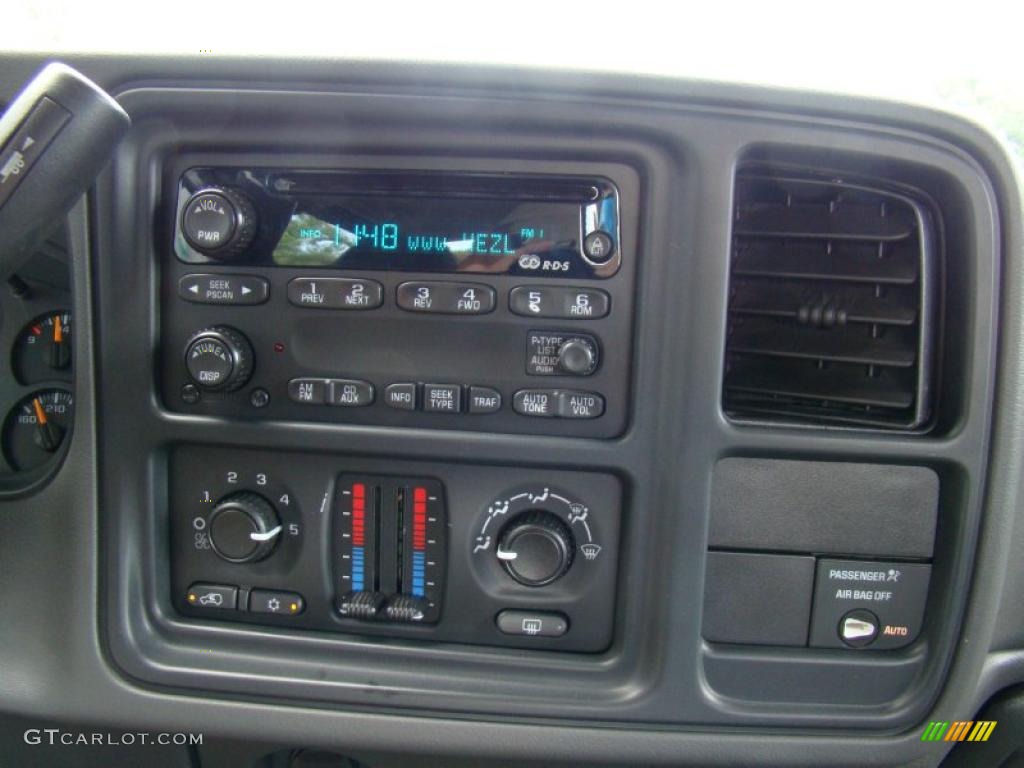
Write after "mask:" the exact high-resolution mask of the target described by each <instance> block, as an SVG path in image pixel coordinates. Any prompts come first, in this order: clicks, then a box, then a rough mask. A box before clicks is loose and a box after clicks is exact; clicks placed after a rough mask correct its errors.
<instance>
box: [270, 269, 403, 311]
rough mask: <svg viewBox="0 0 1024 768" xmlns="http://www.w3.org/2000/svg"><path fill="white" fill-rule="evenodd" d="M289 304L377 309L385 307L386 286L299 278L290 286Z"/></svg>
mask: <svg viewBox="0 0 1024 768" xmlns="http://www.w3.org/2000/svg"><path fill="white" fill-rule="evenodd" d="M288 301H289V302H291V303H292V304H294V305H295V306H297V307H308V308H311V309H376V308H377V307H379V306H380V305H381V304H383V303H384V286H382V285H381V284H380V283H378V282H377V281H376V280H366V279H363V278H349V277H296V278H295V279H294V280H292V281H291V282H289V283H288Z"/></svg>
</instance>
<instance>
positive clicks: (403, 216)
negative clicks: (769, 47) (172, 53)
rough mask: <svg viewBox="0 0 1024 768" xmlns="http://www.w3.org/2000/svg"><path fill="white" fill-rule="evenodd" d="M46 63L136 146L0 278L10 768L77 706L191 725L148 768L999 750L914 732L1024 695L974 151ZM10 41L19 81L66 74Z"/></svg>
mask: <svg viewBox="0 0 1024 768" xmlns="http://www.w3.org/2000/svg"><path fill="white" fill-rule="evenodd" d="M65 60H66V61H67V62H68V63H69V64H71V65H73V66H75V67H77V68H79V69H80V70H81V71H82V72H84V73H85V74H86V75H87V76H89V77H90V78H92V79H93V80H95V81H96V82H97V83H98V84H100V85H101V86H102V87H104V88H105V89H106V90H107V91H109V92H110V93H111V94H112V95H113V96H114V97H115V98H116V100H117V101H118V103H119V104H120V105H121V106H122V107H123V109H124V110H125V111H126V112H127V113H128V114H129V115H130V117H131V120H132V127H131V130H130V132H129V133H128V134H127V137H126V138H125V140H124V141H123V142H122V144H121V145H120V146H119V148H118V149H117V151H116V153H115V155H114V157H113V159H112V161H111V162H110V164H109V165H108V166H107V167H106V168H105V170H104V171H103V172H102V174H101V175H100V177H99V178H98V179H97V181H96V183H95V185H94V186H93V188H92V189H91V190H90V192H89V193H88V195H87V196H86V197H85V198H83V199H82V200H81V201H80V202H79V203H78V204H77V205H76V206H75V208H74V209H72V211H71V212H70V214H69V215H68V216H67V218H66V220H62V221H58V222H55V223H54V230H53V234H52V235H51V237H50V238H49V239H48V240H47V242H46V243H45V245H44V246H43V247H42V248H41V249H40V252H39V253H37V254H34V255H33V256H32V258H31V259H30V260H28V261H26V265H25V267H24V268H22V269H21V270H19V272H18V274H17V275H14V276H12V277H11V278H10V280H9V285H10V291H9V292H8V294H7V295H5V296H3V297H2V299H0V310H2V313H3V328H2V337H0V341H2V342H3V343H4V345H5V353H4V354H5V355H6V357H5V358H4V360H5V362H4V365H6V367H7V369H6V370H5V371H4V376H3V377H2V384H0V400H2V401H3V402H2V403H0V405H2V406H3V407H4V408H5V409H6V413H7V416H6V420H5V422H4V427H3V461H4V465H3V466H2V467H0V495H2V498H3V500H2V503H0V527H2V534H0V563H2V571H3V572H4V574H5V575H6V578H7V580H8V583H7V594H6V597H5V611H6V614H7V617H8V620H7V621H5V622H3V623H2V624H0V659H2V666H3V667H4V668H5V669H7V670H9V673H8V674H6V675H4V676H3V679H2V680H0V704H2V709H3V710H4V711H5V712H7V713H9V714H10V718H9V719H8V726H5V728H6V730H7V731H9V734H8V736H5V737H4V738H5V740H6V741H11V742H12V743H13V742H15V741H17V742H18V747H19V748H20V749H26V750H28V751H26V752H25V754H26V755H27V756H28V757H26V758H24V759H29V758H30V757H31V756H33V755H38V754H40V753H39V752H32V751H31V748H29V747H26V746H24V745H23V744H22V742H23V741H24V739H22V735H21V734H22V732H23V731H24V730H25V729H26V728H32V727H36V726H35V725H33V724H34V723H40V722H50V723H52V722H60V723H63V724H65V725H64V726H62V727H67V728H70V729H72V730H75V729H77V730H79V731H81V730H89V731H97V730H100V731H108V730H111V729H113V730H116V731H118V732H120V731H127V730H132V731H150V730H151V731H183V732H194V733H202V734H204V741H203V744H202V745H201V746H199V747H192V748H189V749H188V750H185V749H176V748H167V749H162V748H161V749H156V748H154V749H151V750H143V751H142V754H145V759H146V760H147V761H148V762H150V763H152V764H154V765H163V764H167V765H200V764H201V765H211V766H216V765H243V764H244V765H278V764H280V765H287V764H289V763H287V762H282V763H273V762H270V761H271V760H273V759H275V758H274V756H275V755H277V756H278V759H284V758H281V757H280V756H281V755H291V756H292V758H291V759H298V758H296V757H295V755H296V754H297V752H296V750H309V751H317V752H323V753H333V754H335V755H338V756H342V757H344V758H346V759H349V760H351V761H354V764H358V765H368V766H377V765H381V766H385V765H399V764H401V765H424V766H426V765H445V766H453V765H463V764H464V765H485V764H495V765H499V764H516V765H530V764H537V765H552V764H560V763H581V762H582V763H588V764H621V765H640V764H652V765H653V764H695V765H711V764H736V763H744V764H753V763H761V762H763V763H765V764H779V765H797V764H814V765H832V764H836V765H839V764H849V763H856V764H859V765H894V764H906V763H910V762H912V761H919V762H920V764H938V763H939V762H940V761H942V760H943V759H944V758H945V757H946V755H947V752H949V750H950V749H951V748H953V747H954V746H956V749H955V750H954V752H953V753H951V758H952V757H956V756H957V753H958V751H960V750H963V751H966V750H967V749H968V748H969V747H971V746H972V745H970V744H968V743H966V742H965V743H963V744H961V743H959V742H958V741H957V740H952V741H951V740H948V739H946V740H941V739H935V740H932V739H929V738H925V737H923V736H922V732H924V733H925V735H927V733H928V729H929V728H930V727H931V725H930V724H932V723H936V722H938V723H942V722H946V723H950V722H952V723H958V722H968V721H971V722H981V721H985V722H988V721H994V720H995V719H996V718H994V717H983V716H981V715H979V714H978V713H979V711H981V710H982V708H983V707H984V706H985V705H986V703H987V702H989V700H990V699H992V697H994V696H996V695H997V694H1000V693H1001V692H1004V691H1006V690H1008V689H1012V687H1013V686H1015V685H1019V684H1020V683H1022V682H1024V615H1022V613H1024V608H1022V607H1021V604H1020V601H1019V600H1018V599H1017V595H1018V594H1019V591H1020V589H1021V587H1022V586H1024V572H1021V569H1020V568H1019V567H1017V564H1018V562H1019V554H1020V552H1021V549H1022V548H1024V531H1022V530H1021V527H1020V526H1019V525H1018V518H1019V515H1020V513H1019V511H1018V500H1017V497H1018V486H1019V483H1020V480H1021V471H1022V467H1021V438H1020V435H1021V434H1024V432H1022V426H1024V424H1022V421H1024V415H1022V413H1024V412H1022V401H1021V392H1022V391H1024V388H1022V382H1024V379H1022V376H1024V373H1022V371H1021V362H1022V355H1021V339H1022V330H1024V329H1022V327H1021V318H1020V313H1019V311H1018V309H1017V308H1018V307H1019V305H1020V301H1021V290H1022V282H1021V281H1022V274H1021V268H1022V262H1021V257H1022V252H1021V210H1022V207H1021V200H1020V196H1019V188H1018V186H1017V182H1016V180H1015V177H1014V169H1013V162H1012V161H1011V160H1010V159H1009V157H1008V155H1007V154H1006V152H1005V150H1004V149H1003V148H1002V146H1001V145H1000V144H999V143H998V142H997V141H996V140H995V139H993V138H992V137H991V136H990V135H989V134H988V133H987V132H985V131H984V130H982V129H980V128H978V127H976V126H975V125H973V124H971V123H969V122H967V121H965V120H963V119H961V118H959V117H954V116H951V115H948V114H944V113H940V112H935V111H930V110H927V109H924V108H920V107H911V106H907V105H903V104H897V103H890V102H883V101H872V100H867V99H854V98H848V97H839V96H834V95H827V94H819V93H810V92H798V91H784V90H775V89H768V88H755V87H750V86H739V85H725V84H712V83H698V82H687V81H676V80H668V79H658V78H646V77H626V76H621V75H611V74H608V75H594V74H581V73H570V72H565V73H559V72H547V71H531V70H511V69H501V68H469V67H458V66H441V65H431V66H413V65H405V64H383V63H367V62H345V61H330V60H324V61H318V60H309V61H302V62H296V61H276V60H273V59H249V60H246V59H238V60H232V59H225V60H189V59H186V58H173V57H165V58H161V57H156V56H153V57H130V56H126V57H90V56H69V57H67V58H66V59H65ZM2 61H3V66H2V67H0V71H2V72H3V74H2V76H0V99H2V100H5V101H9V100H10V99H12V98H13V97H14V95H15V94H16V92H17V90H18V88H19V87H20V84H21V83H22V82H23V81H24V80H26V79H28V78H29V77H30V76H31V75H32V73H33V72H34V71H36V70H37V69H38V68H39V67H40V66H41V65H42V63H43V62H44V59H42V58H39V57H34V56H24V55H4V56H3V58H2ZM72 327H73V328H74V334H73V335H72V333H71V329H72ZM5 719H7V718H6V716H5ZM1003 722H1004V723H1005V724H1004V725H1003V729H1004V733H1006V735H1007V736H1008V735H1009V732H1010V731H1011V730H1012V727H1013V726H1012V723H1011V722H1010V721H1009V720H1007V719H1004V720H1003ZM81 724H86V725H81ZM39 727H43V726H39ZM994 728H995V733H999V728H998V727H994ZM986 738H987V737H986ZM986 746H987V745H986V744H978V745H977V749H978V750H983V749H985V748H986ZM140 749H141V748H140ZM54 754H55V755H57V756H56V757H54V758H53V759H54V760H58V759H70V758H69V757H67V755H68V754H73V755H74V757H75V759H76V760H81V759H83V754H84V753H77V754H75V753H68V752H66V751H65V752H63V753H60V752H59V750H58V752H56V753H54ZM111 754H112V753H106V754H105V757H106V759H108V760H109V759H110V756H111ZM979 754H983V753H982V752H977V753H975V757H976V756H977V755H979ZM60 755H65V757H64V758H61V757H60ZM96 755H97V759H99V758H101V757H103V756H104V753H102V752H97V753H96ZM968 756H969V755H968ZM124 759H126V760H127V759H128V758H124ZM339 759H340V758H339ZM189 760H191V761H192V762H188V761H189ZM161 761H165V763H164V762H161ZM260 761H262V762H260ZM55 764H56V763H55ZM69 764H70V763H69ZM76 764H80V763H76ZM292 764H302V763H292ZM338 764H341V763H338Z"/></svg>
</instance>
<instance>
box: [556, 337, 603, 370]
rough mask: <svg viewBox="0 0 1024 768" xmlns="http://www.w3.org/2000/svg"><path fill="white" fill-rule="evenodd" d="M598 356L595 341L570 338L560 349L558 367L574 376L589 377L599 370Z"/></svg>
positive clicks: (583, 338)
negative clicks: (596, 369) (595, 370)
mask: <svg viewBox="0 0 1024 768" xmlns="http://www.w3.org/2000/svg"><path fill="white" fill-rule="evenodd" d="M597 354H598V353H597V346H596V345H595V344H594V342H593V341H591V340H590V339H588V338H585V337H582V336H570V337H569V338H567V339H566V340H565V341H563V342H562V344H561V346H559V348H558V367H559V368H560V369H561V370H562V371H563V372H564V373H568V374H570V375H572V376H589V375H590V374H592V373H593V372H594V369H595V368H597Z"/></svg>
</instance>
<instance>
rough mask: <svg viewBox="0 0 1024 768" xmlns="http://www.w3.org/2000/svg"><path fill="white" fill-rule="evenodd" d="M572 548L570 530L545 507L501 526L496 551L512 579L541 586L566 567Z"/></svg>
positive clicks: (570, 558)
mask: <svg viewBox="0 0 1024 768" xmlns="http://www.w3.org/2000/svg"><path fill="white" fill-rule="evenodd" d="M575 549H576V543H575V540H574V538H573V535H572V531H570V530H569V527H568V526H567V525H566V524H565V523H563V522H562V521H561V519H559V518H558V517H557V516H556V515H553V514H552V513H550V512H547V511H545V510H530V511H528V512H524V513H523V514H521V515H519V516H518V517H516V518H515V519H513V520H512V521H511V522H510V523H509V524H508V525H507V526H506V527H505V528H504V530H502V532H501V536H500V537H499V539H498V549H497V552H496V554H497V557H498V560H500V561H501V564H502V566H503V567H504V568H505V571H506V572H508V575H509V576H511V577H512V578H513V579H515V580H516V581H518V582H519V583H520V584H523V585H525V586H527V587H542V586H544V585H545V584H550V583H552V582H553V581H556V580H557V579H559V578H561V576H562V575H563V574H565V572H566V571H568V570H569V566H571V565H572V559H573V553H574V551H575Z"/></svg>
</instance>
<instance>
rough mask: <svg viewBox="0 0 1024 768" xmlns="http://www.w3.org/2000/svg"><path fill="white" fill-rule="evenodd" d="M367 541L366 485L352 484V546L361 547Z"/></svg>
mask: <svg viewBox="0 0 1024 768" xmlns="http://www.w3.org/2000/svg"><path fill="white" fill-rule="evenodd" d="M365 541H366V485H365V484H364V483H353V484H352V546H354V547H361V546H363V544H364V542H365Z"/></svg>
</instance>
